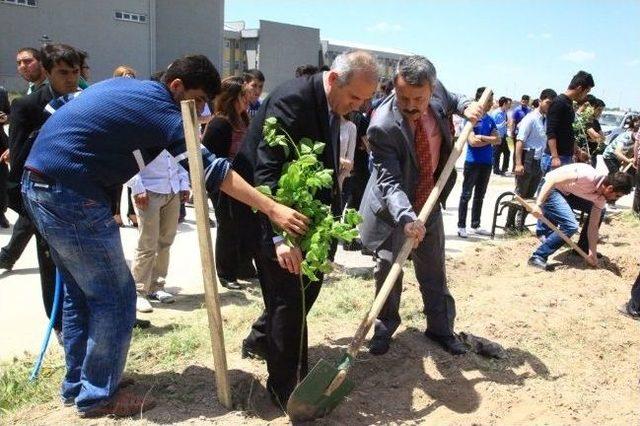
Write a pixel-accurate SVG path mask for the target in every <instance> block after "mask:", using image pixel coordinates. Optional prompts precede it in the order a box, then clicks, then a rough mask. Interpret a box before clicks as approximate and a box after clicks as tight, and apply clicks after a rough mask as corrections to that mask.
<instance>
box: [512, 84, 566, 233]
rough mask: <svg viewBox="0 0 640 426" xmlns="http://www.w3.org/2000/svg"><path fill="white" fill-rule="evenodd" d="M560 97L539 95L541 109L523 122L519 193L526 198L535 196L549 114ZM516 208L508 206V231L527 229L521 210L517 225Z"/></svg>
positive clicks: (518, 155) (518, 145) (547, 93)
mask: <svg viewBox="0 0 640 426" xmlns="http://www.w3.org/2000/svg"><path fill="white" fill-rule="evenodd" d="M556 96H557V94H556V92H554V91H553V90H552V89H545V90H543V91H542V93H540V101H539V104H538V107H537V108H536V109H534V110H533V111H532V112H531V113H529V114H527V115H526V116H525V117H524V118H523V119H522V121H521V122H520V131H519V132H518V139H517V140H516V145H515V153H516V166H515V169H514V172H515V175H516V194H518V195H519V196H521V197H523V198H531V197H533V195H534V194H535V193H536V190H537V189H538V185H539V184H540V179H542V170H541V169H540V159H541V158H542V152H543V151H544V148H545V147H546V146H547V133H546V129H547V127H546V124H547V123H546V117H545V116H546V114H547V112H548V111H549V107H550V106H551V103H552V102H553V100H554V99H555V98H556ZM516 211H518V210H516V208H515V207H509V213H508V215H507V223H506V225H505V226H506V228H507V229H512V230H513V229H518V230H521V229H523V227H524V223H525V218H526V216H527V215H526V213H524V212H522V210H519V211H518V220H517V223H516Z"/></svg>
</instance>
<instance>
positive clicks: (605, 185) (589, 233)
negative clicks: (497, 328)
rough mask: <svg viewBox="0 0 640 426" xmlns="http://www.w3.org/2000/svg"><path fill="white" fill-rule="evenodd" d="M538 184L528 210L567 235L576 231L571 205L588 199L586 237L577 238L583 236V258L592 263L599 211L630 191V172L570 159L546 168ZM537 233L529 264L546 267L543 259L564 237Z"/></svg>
mask: <svg viewBox="0 0 640 426" xmlns="http://www.w3.org/2000/svg"><path fill="white" fill-rule="evenodd" d="M541 184H542V186H541V188H540V192H539V193H538V198H537V200H536V204H535V205H534V206H533V210H532V212H531V213H532V214H533V215H534V216H535V217H537V218H540V215H542V214H544V216H545V217H546V218H547V219H549V220H550V221H551V222H552V223H554V224H555V225H557V227H558V229H560V231H562V232H563V233H564V234H565V235H566V236H567V237H569V238H571V236H572V235H573V234H575V233H576V232H577V231H578V221H577V220H576V217H575V214H574V212H573V209H572V208H571V205H572V204H574V203H576V204H583V206H584V204H585V203H588V204H589V205H590V206H591V212H590V213H589V219H588V222H587V223H586V224H585V225H584V228H583V231H582V232H583V234H585V235H586V238H581V239H582V240H586V242H587V245H588V250H585V251H588V255H589V259H588V260H587V262H588V263H589V264H590V265H593V266H596V265H597V264H598V257H597V254H598V252H597V245H598V227H599V225H600V218H601V215H602V211H603V209H604V207H605V204H606V203H607V202H608V201H616V200H617V199H618V198H620V197H622V196H623V195H625V194H628V193H629V192H631V188H632V186H633V183H632V180H631V176H629V175H628V174H626V173H622V172H615V173H610V174H609V175H604V174H601V173H599V172H597V171H596V169H594V168H593V167H591V165H589V164H585V163H573V164H567V165H565V166H562V167H559V168H557V169H555V170H553V171H550V172H549V173H547V174H546V176H545V177H544V179H543V180H542V182H541ZM585 230H586V233H585ZM541 237H542V240H543V242H542V244H540V246H539V247H538V249H537V250H536V251H535V252H533V255H532V256H531V257H530V258H529V265H530V266H533V267H535V268H539V269H543V270H546V269H547V259H548V258H549V256H551V255H552V254H553V253H555V252H556V250H558V249H559V248H560V247H562V245H563V244H564V240H563V239H562V238H561V237H560V236H559V235H558V234H556V233H555V232H551V231H549V232H547V233H545V234H543V235H541ZM585 248H587V247H585Z"/></svg>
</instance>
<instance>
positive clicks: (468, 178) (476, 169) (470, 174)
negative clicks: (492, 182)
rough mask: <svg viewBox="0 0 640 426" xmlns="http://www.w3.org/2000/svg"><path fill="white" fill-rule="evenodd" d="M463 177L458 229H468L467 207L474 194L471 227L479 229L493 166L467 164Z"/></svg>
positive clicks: (465, 164)
mask: <svg viewBox="0 0 640 426" xmlns="http://www.w3.org/2000/svg"><path fill="white" fill-rule="evenodd" d="M463 176H464V177H463V180H462V194H460V205H459V207H458V228H466V227H467V207H468V206H469V200H471V195H472V194H473V204H472V205H471V227H472V228H478V227H479V226H480V215H481V213H482V202H483V201H484V194H485V193H486V192H487V185H489V178H490V177H491V164H478V163H469V162H465V163H464V172H463Z"/></svg>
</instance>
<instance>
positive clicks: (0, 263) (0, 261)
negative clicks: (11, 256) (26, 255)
mask: <svg viewBox="0 0 640 426" xmlns="http://www.w3.org/2000/svg"><path fill="white" fill-rule="evenodd" d="M0 269H6V270H7V271H10V270H12V269H13V263H11V262H9V261H8V260H7V259H5V258H3V257H0Z"/></svg>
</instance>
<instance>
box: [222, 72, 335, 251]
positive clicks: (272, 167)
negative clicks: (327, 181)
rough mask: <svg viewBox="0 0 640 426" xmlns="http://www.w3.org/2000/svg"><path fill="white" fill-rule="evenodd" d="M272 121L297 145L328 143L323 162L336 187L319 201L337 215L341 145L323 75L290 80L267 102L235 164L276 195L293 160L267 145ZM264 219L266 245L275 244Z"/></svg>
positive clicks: (260, 110) (250, 180)
mask: <svg viewBox="0 0 640 426" xmlns="http://www.w3.org/2000/svg"><path fill="white" fill-rule="evenodd" d="M269 117H276V118H277V119H278V122H279V123H280V125H281V126H282V127H283V128H284V129H285V130H286V131H287V133H289V135H291V137H292V138H293V140H294V141H295V142H296V143H297V142H299V141H300V139H302V138H303V137H307V138H311V139H312V140H316V141H321V142H325V143H326V147H325V150H324V152H323V154H322V161H323V163H324V167H325V168H327V169H331V170H333V171H334V179H333V182H334V185H333V188H332V189H330V190H323V191H319V192H318V194H317V199H319V200H320V201H322V202H323V203H325V204H330V205H331V206H332V210H333V211H334V214H335V212H338V211H339V210H340V204H341V201H340V193H339V191H338V184H337V174H338V173H337V170H338V160H337V155H338V152H339V150H338V149H337V148H336V147H337V144H338V141H337V140H334V141H331V136H330V129H329V109H328V106H327V98H326V95H325V92H324V87H323V84H322V73H318V74H315V75H313V76H310V77H306V78H305V77H303V78H297V79H295V80H290V81H288V82H286V83H283V84H282V85H280V86H279V87H277V88H276V89H275V90H274V91H273V92H272V93H271V94H270V95H269V96H268V97H267V98H266V99H265V100H264V102H263V103H262V105H261V106H260V109H259V110H258V112H257V114H256V115H255V117H254V118H253V119H252V120H251V124H250V126H249V131H248V132H247V136H246V138H245V140H244V143H243V146H242V149H241V150H240V152H239V153H238V155H237V156H236V159H235V160H234V163H233V168H234V170H236V171H237V172H238V173H240V174H241V175H242V176H243V177H244V178H245V179H246V180H247V181H249V182H250V183H253V184H255V185H268V186H269V187H270V188H271V190H272V191H273V192H275V189H276V188H277V186H278V180H279V179H280V175H281V173H282V166H283V165H284V163H285V162H287V161H290V160H291V159H292V157H291V156H290V157H289V158H287V157H285V155H284V150H282V148H279V147H275V148H272V147H269V146H268V145H267V144H266V143H265V141H264V139H263V136H262V127H263V125H264V120H265V119H266V118H269ZM260 216H261V227H262V236H263V243H266V244H273V242H272V237H273V236H274V234H273V230H272V229H271V224H270V223H269V221H268V219H267V218H266V216H263V215H260Z"/></svg>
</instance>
